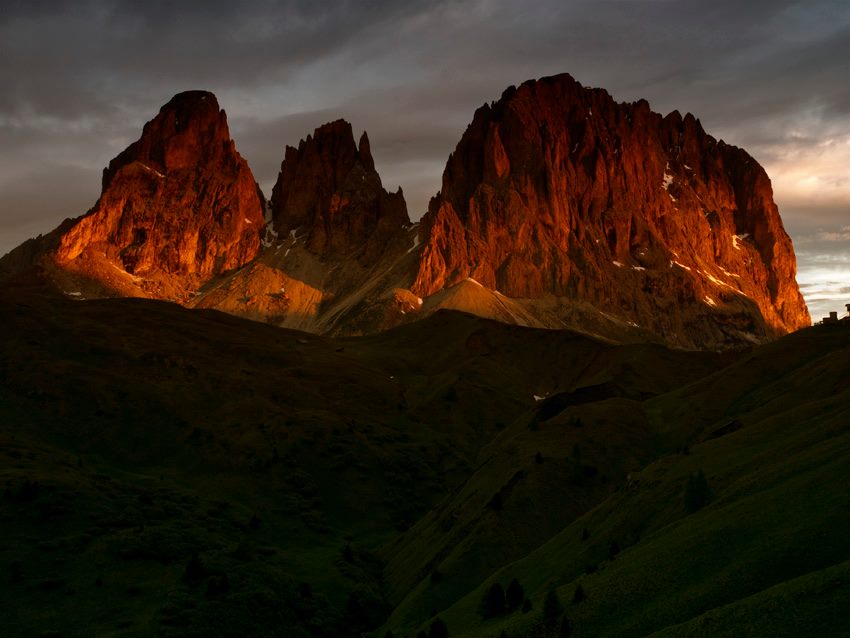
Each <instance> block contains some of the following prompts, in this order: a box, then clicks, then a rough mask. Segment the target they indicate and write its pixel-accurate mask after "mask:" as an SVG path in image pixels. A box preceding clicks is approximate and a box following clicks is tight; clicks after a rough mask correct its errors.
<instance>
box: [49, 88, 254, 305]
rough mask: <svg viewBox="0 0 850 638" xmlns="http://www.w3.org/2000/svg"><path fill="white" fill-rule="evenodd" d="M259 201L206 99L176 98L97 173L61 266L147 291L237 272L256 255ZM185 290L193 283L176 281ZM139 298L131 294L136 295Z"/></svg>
mask: <svg viewBox="0 0 850 638" xmlns="http://www.w3.org/2000/svg"><path fill="white" fill-rule="evenodd" d="M263 206H264V201H263V197H262V194H261V193H260V191H259V188H258V186H257V184H256V182H255V180H254V177H253V175H252V173H251V170H250V168H248V165H247V163H246V162H245V160H244V159H243V158H242V157H241V156H240V155H239V153H238V152H237V151H236V147H235V145H234V143H233V140H231V138H230V133H229V131H228V127H227V117H226V115H225V113H224V111H223V110H221V109H220V108H219V105H218V101H217V100H216V98H215V96H214V95H213V94H212V93H208V92H206V91H187V92H185V93H180V94H178V95H175V96H174V97H173V98H172V99H171V100H170V101H169V102H168V103H167V104H165V105H164V106H163V107H162V108H161V109H160V111H159V114H158V115H157V116H156V117H155V118H154V119H153V120H151V121H150V122H148V123H147V124H146V125H145V126H144V129H143V131H142V135H141V137H140V138H139V139H138V140H137V141H136V142H134V143H133V144H131V145H130V146H128V147H127V148H126V149H125V150H124V151H123V152H122V153H120V154H119V155H118V156H117V157H116V158H115V159H113V160H112V161H111V162H110V163H109V166H108V167H107V168H106V169H105V170H104V173H103V191H102V193H101V196H100V199H99V200H98V201H97V203H96V204H95V206H94V207H93V208H92V209H91V210H90V211H89V212H88V213H87V214H86V215H84V216H83V217H81V218H80V219H78V220H76V221H75V223H73V225H72V226H71V227H70V229H68V230H65V231H64V232H63V233H62V236H61V239H60V240H59V243H58V248H57V250H56V252H55V258H56V261H57V262H58V263H60V264H61V265H63V266H65V267H67V268H69V269H71V270H74V269H79V270H81V271H84V272H85V273H86V274H88V275H90V276H92V277H94V278H96V279H100V280H105V281H102V282H101V283H103V284H105V285H106V287H107V288H109V287H111V286H112V284H115V285H116V286H118V289H119V290H122V291H124V290H125V289H126V287H125V286H121V285H120V284H122V283H126V282H111V281H110V277H107V274H110V270H109V269H108V268H106V266H105V264H104V263H101V262H103V260H104V259H105V260H106V262H110V263H111V265H112V266H115V268H116V269H117V270H118V271H119V272H126V273H128V274H130V275H131V276H133V277H135V278H136V279H135V280H134V283H136V284H139V285H142V287H144V280H148V279H149V280H155V281H156V283H151V284H150V287H151V290H149V291H146V292H147V293H153V292H154V291H155V290H156V289H161V288H162V286H163V281H162V276H165V277H166V278H169V284H168V286H166V287H167V288H168V289H170V290H172V292H173V293H174V294H176V295H179V294H180V293H181V292H182V289H183V288H184V286H183V285H182V284H181V283H179V282H178V281H177V280H175V279H174V277H177V278H178V279H179V278H180V277H182V276H192V277H193V278H194V279H197V278H205V277H209V276H211V275H214V274H218V273H221V272H224V271H226V270H230V269H233V268H237V267H239V266H241V265H242V264H244V263H246V262H247V261H249V260H251V259H253V257H254V256H256V254H257V253H258V251H259V249H260V233H261V230H262V228H263V224H264V223H265V220H264V215H263ZM183 283H185V284H186V285H187V286H189V287H191V286H194V285H196V283H197V281H194V280H193V281H192V282H191V284H190V283H189V282H183ZM136 292H139V291H136Z"/></svg>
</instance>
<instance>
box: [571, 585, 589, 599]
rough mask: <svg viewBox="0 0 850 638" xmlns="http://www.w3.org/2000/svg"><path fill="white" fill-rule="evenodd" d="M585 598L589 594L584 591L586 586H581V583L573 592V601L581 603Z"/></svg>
mask: <svg viewBox="0 0 850 638" xmlns="http://www.w3.org/2000/svg"><path fill="white" fill-rule="evenodd" d="M585 598H587V594H585V593H584V587H582V586H581V583H579V584H578V585H576V590H575V592H573V602H574V603H580V602H581V601H583V600H584V599H585Z"/></svg>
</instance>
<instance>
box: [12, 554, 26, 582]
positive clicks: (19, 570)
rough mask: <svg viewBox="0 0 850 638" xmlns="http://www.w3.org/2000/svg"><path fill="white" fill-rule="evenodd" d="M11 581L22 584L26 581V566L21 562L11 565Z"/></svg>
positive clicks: (14, 562)
mask: <svg viewBox="0 0 850 638" xmlns="http://www.w3.org/2000/svg"><path fill="white" fill-rule="evenodd" d="M9 580H11V581H12V582H13V583H20V582H22V581H23V580H24V564H23V563H22V562H21V561H19V560H13V561H12V562H11V563H9Z"/></svg>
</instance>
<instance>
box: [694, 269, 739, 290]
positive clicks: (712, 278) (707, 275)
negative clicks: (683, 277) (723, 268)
mask: <svg viewBox="0 0 850 638" xmlns="http://www.w3.org/2000/svg"><path fill="white" fill-rule="evenodd" d="M699 272H700V273H701V274H703V275H705V276H706V277H707V278H708V280H709V281H711V282H712V283H714V284H717V285H718V286H723V287H724V288H732V290H735V288H733V287H732V286H730V285H729V284H727V283H726V282H725V281H721V280H720V279H718V278H717V277H715V276H714V275H712V274H710V273H707V272H703V271H702V270H700V271H699Z"/></svg>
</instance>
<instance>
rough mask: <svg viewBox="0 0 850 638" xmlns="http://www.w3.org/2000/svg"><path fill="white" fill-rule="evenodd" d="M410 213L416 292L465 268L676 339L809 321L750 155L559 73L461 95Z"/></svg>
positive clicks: (513, 291) (528, 299) (696, 340)
mask: <svg viewBox="0 0 850 638" xmlns="http://www.w3.org/2000/svg"><path fill="white" fill-rule="evenodd" d="M420 228H421V230H420V237H421V241H422V244H423V249H422V256H421V259H420V262H419V270H418V272H417V275H416V279H415V281H414V282H413V285H412V290H413V292H414V293H415V294H417V295H420V296H422V297H428V296H430V295H433V294H435V293H438V292H440V291H442V290H445V289H446V288H449V287H451V286H456V285H460V284H462V283H463V282H464V281H466V280H468V279H469V278H471V279H474V280H475V281H476V282H478V283H480V284H481V285H482V286H483V287H485V288H487V289H490V290H493V291H498V294H501V295H504V296H505V297H509V298H511V299H514V300H516V299H521V300H523V301H522V302H521V303H523V304H524V305H525V306H526V307H529V308H531V309H533V310H534V311H536V312H535V314H537V315H538V316H539V317H541V319H540V320H541V321H543V322H544V323H548V324H549V325H553V326H554V325H557V320H558V318H559V317H558V315H560V314H566V312H565V311H566V310H567V309H569V308H570V306H571V305H572V304H574V303H575V302H580V303H582V304H587V305H589V306H591V307H592V308H593V309H595V311H596V314H597V316H598V315H605V314H607V315H609V316H610V315H612V316H613V317H614V318H615V319H616V320H618V321H620V322H621V323H627V324H629V325H631V326H634V327H640V328H643V329H645V330H647V331H648V332H650V333H652V334H654V335H657V336H659V337H661V338H662V339H663V340H664V341H665V342H667V343H671V344H674V345H677V346H684V347H706V346H713V347H723V346H725V345H731V344H732V343H735V342H739V343H740V342H745V341H747V340H750V341H754V342H758V341H764V340H765V339H769V338H774V337H776V336H778V335H780V334H784V333H786V332H789V331H793V330H796V329H797V328H800V327H802V326H805V325H809V315H808V312H807V310H806V306H805V303H804V302H803V299H802V296H801V295H800V292H799V289H798V287H797V284H796V281H795V272H796V264H795V257H794V251H793V247H792V245H791V240H790V239H789V237H788V235H787V234H786V233H785V231H784V229H783V227H782V222H781V220H780V217H779V213H778V211H777V208H776V205H775V204H774V202H773V198H772V191H771V186H770V180H769V179H768V177H767V175H766V174H765V172H764V170H763V169H762V168H761V167H760V166H759V165H758V163H757V162H756V161H755V160H754V159H753V158H752V157H750V156H749V155H748V154H747V153H746V152H745V151H743V150H741V149H739V148H736V147H733V146H730V145H728V144H725V143H723V142H722V141H720V142H718V141H717V140H715V139H714V138H713V137H711V136H710V135H707V134H706V133H705V131H703V129H702V126H701V125H700V123H699V121H698V120H696V119H695V118H694V117H693V116H692V115H690V114H688V115H686V116H685V117H684V118H683V117H682V116H681V115H680V114H679V113H678V112H675V111H674V112H673V113H670V114H669V115H667V116H666V117H662V116H661V115H659V114H658V113H654V112H652V111H651V110H650V108H649V105H648V104H647V102H646V101H644V100H641V101H639V102H636V103H633V104H622V103H617V102H615V101H614V100H613V99H612V98H611V97H610V96H609V95H608V93H607V92H605V91H604V90H601V89H588V88H585V87H583V86H581V85H580V84H579V83H578V82H576V81H575V80H574V79H573V78H571V77H570V76H569V75H558V76H554V77H549V78H543V79H541V80H538V81H529V82H525V83H524V84H522V85H521V86H520V87H518V88H514V87H511V88H509V89H508V90H507V91H505V93H504V94H503V95H502V97H501V99H500V100H498V101H497V102H495V103H493V104H490V105H485V106H483V107H481V108H480V109H478V110H477V111H476V113H475V116H474V118H473V120H472V123H471V124H470V125H469V127H468V128H467V130H466V132H465V133H464V135H463V137H462V139H461V141H460V143H459V144H458V146H457V148H456V149H455V151H454V153H453V154H452V155H451V157H450V158H449V161H448V164H447V166H446V170H445V172H444V174H443V184H442V188H441V190H440V193H439V194H438V195H437V197H435V198H433V199H432V200H431V203H430V205H429V208H428V213H427V214H426V215H425V217H424V219H423V220H422V224H421V227H420ZM553 298H555V301H553ZM553 305H554V310H552V307H553ZM546 313H549V314H550V315H554V317H552V318H550V319H549V320H548V322H547V320H546V319H543V317H544V316H545V314H546ZM566 320H567V322H568V323H569V322H571V321H574V320H575V319H571V318H567V319H566ZM593 321H594V319H593V315H592V313H591V314H589V315H587V318H586V319H579V322H580V324H581V323H584V324H585V325H579V326H577V327H584V328H586V329H590V326H591V325H592V323H593Z"/></svg>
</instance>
